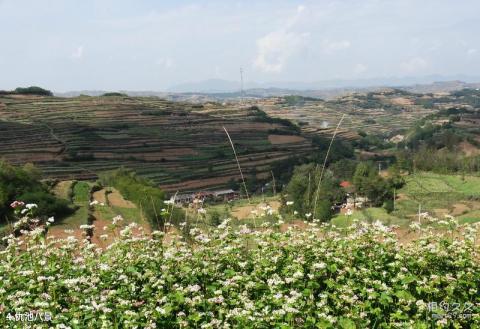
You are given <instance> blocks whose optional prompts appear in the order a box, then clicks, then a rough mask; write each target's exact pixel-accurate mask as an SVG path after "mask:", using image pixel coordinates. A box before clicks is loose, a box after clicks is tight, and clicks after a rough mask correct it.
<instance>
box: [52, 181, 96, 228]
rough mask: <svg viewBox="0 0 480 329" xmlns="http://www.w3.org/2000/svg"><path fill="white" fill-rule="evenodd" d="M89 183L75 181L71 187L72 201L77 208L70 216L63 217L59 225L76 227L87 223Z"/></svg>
mask: <svg viewBox="0 0 480 329" xmlns="http://www.w3.org/2000/svg"><path fill="white" fill-rule="evenodd" d="M89 192H90V184H89V183H88V182H77V183H76V184H75V187H74V188H73V193H74V195H73V203H74V205H75V206H77V207H78V209H77V210H76V211H75V212H74V213H73V214H72V215H70V216H68V217H65V218H64V219H62V220H61V221H60V222H59V225H62V226H64V227H65V228H78V227H79V226H80V225H83V224H87V218H88V204H89Z"/></svg>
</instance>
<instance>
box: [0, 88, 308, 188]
mask: <svg viewBox="0 0 480 329" xmlns="http://www.w3.org/2000/svg"><path fill="white" fill-rule="evenodd" d="M0 118H1V119H0V131H1V135H0V157H1V158H4V159H6V160H7V161H9V162H11V163H14V164H22V163H27V162H33V163H35V164H36V165H37V166H38V167H39V168H41V169H42V170H43V172H44V173H45V174H46V175H47V176H48V177H54V178H59V179H62V180H65V179H70V180H71V179H93V178H96V177H97V174H98V172H100V171H104V170H109V169H114V168H118V167H120V166H125V167H127V168H130V169H133V170H135V171H136V172H137V173H138V174H139V175H141V176H143V177H147V178H149V179H151V180H153V181H154V182H155V183H157V184H159V185H160V186H161V187H163V188H164V189H165V190H167V191H176V190H195V189H201V188H214V187H218V186H224V185H225V184H226V183H227V182H228V181H229V180H230V179H231V178H235V179H237V178H238V171H237V168H236V163H235V161H234V158H233V154H232V150H231V148H230V146H229V144H228V139H227V137H226V135H225V132H224V130H223V127H225V128H226V129H227V130H228V131H229V133H230V135H231V137H232V139H233V141H234V143H235V147H236V149H237V154H238V155H239V160H240V162H241V164H242V167H243V168H244V170H245V173H246V174H249V173H250V171H251V170H252V168H253V167H256V169H255V170H256V174H257V177H265V176H266V175H269V171H270V165H271V164H272V163H275V162H276V161H279V160H282V159H286V158H289V157H291V156H301V155H304V154H308V152H309V150H310V149H311V146H310V142H309V141H308V140H307V139H305V138H303V137H301V136H296V135H297V134H298V133H297V131H296V130H295V129H293V128H294V127H291V126H288V125H284V123H283V122H281V121H279V120H273V119H272V120H271V119H270V118H268V117H267V118H264V117H259V116H258V115H257V113H255V112H254V111H251V110H250V109H248V108H246V107H244V108H243V107H239V106H231V107H226V106H222V105H219V104H216V103H210V104H204V105H194V104H189V103H180V102H170V101H166V100H162V99H158V98H153V97H88V96H80V97H76V98H59V97H40V96H15V95H10V96H9V95H3V96H1V97H0ZM278 135H280V136H278ZM288 136H292V137H291V138H289V137H288Z"/></svg>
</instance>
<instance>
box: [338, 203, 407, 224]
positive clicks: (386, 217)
mask: <svg viewBox="0 0 480 329" xmlns="http://www.w3.org/2000/svg"><path fill="white" fill-rule="evenodd" d="M354 219H358V220H359V221H366V222H370V223H371V222H374V221H377V220H378V221H380V222H382V223H383V224H386V225H387V224H388V225H403V224H405V220H402V219H401V218H399V217H397V216H393V215H392V214H388V213H387V212H386V211H385V209H383V208H375V207H373V208H365V209H357V210H355V211H354V212H353V214H352V215H351V216H347V215H345V214H338V215H336V216H335V217H333V218H332V220H331V223H332V224H333V225H335V226H337V227H347V226H350V225H351V224H352V223H353V220H354Z"/></svg>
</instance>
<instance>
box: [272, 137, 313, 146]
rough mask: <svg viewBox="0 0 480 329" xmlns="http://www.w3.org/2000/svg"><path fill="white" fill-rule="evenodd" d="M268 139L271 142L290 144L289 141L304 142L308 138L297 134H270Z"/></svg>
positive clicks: (274, 143)
mask: <svg viewBox="0 0 480 329" xmlns="http://www.w3.org/2000/svg"><path fill="white" fill-rule="evenodd" d="M268 140H269V141H270V143H271V144H273V145H277V144H289V143H300V142H304V141H305V140H306V139H305V138H303V137H301V136H295V135H268Z"/></svg>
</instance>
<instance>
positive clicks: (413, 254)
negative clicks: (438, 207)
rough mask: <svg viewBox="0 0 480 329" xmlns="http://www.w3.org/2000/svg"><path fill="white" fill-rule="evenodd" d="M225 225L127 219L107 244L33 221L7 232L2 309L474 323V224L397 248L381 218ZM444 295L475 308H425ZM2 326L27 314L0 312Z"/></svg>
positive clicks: (378, 323)
mask: <svg viewBox="0 0 480 329" xmlns="http://www.w3.org/2000/svg"><path fill="white" fill-rule="evenodd" d="M230 224H231V223H229V222H225V223H223V224H222V225H220V226H219V228H217V229H214V230H212V231H209V232H206V231H202V230H200V229H196V228H193V229H190V230H189V234H190V235H189V236H188V239H182V238H177V239H165V234H163V233H162V232H154V233H153V234H152V237H147V236H145V237H134V236H132V235H131V232H130V231H131V230H129V229H128V228H127V229H125V230H123V231H124V233H123V234H121V235H120V239H119V240H117V241H116V242H114V243H113V244H112V245H111V246H109V247H108V248H107V249H106V250H101V249H98V248H96V246H95V245H94V244H90V243H88V241H87V240H81V241H80V240H77V239H75V238H73V237H69V238H67V239H63V240H54V239H46V240H45V239H44V238H43V236H42V234H41V232H40V233H39V232H38V230H37V231H31V232H25V234H26V237H23V238H15V237H13V236H9V237H7V239H6V240H7V242H8V246H7V247H6V249H5V250H4V251H1V252H0V309H2V310H3V313H13V314H15V313H21V312H29V311H35V312H41V313H46V312H48V313H49V314H51V321H49V322H48V323H42V322H37V323H35V325H37V326H38V327H44V328H49V327H54V328H55V327H57V328H65V327H71V328H118V327H121V328H196V327H198V328H272V327H274V328H275V327H277V328H355V327H357V328H372V327H376V328H396V327H398V328H404V327H407V328H409V327H416V328H430V327H431V326H433V327H442V326H445V327H447V326H449V325H457V326H458V327H464V328H467V327H475V326H477V327H478V325H480V317H479V314H478V306H479V302H480V294H479V292H480V291H479V289H480V265H479V262H478V256H479V255H478V253H477V251H478V249H476V247H475V240H474V237H475V236H476V234H477V232H476V231H475V230H473V229H472V227H469V229H468V230H465V229H463V230H462V232H463V233H464V234H465V236H463V237H462V238H460V236H459V235H458V234H459V232H457V235H456V238H455V239H450V238H448V237H447V238H443V237H439V236H435V235H433V234H429V233H428V232H426V233H425V234H424V237H423V238H422V239H421V240H419V241H417V242H414V243H412V244H409V245H407V246H405V247H401V246H400V245H399V243H398V242H397V240H396V237H395V235H394V234H393V233H392V232H390V230H389V229H388V228H386V227H385V226H383V225H381V224H380V223H374V224H373V225H356V226H353V227H352V228H349V229H348V230H344V231H340V230H329V229H328V228H327V227H324V226H318V225H317V224H315V223H311V224H310V225H309V228H307V229H304V230H294V229H290V230H287V231H286V232H281V231H280V230H279V227H278V226H266V227H263V228H262V230H251V229H248V228H247V227H245V226H244V227H241V228H240V229H239V230H236V229H234V228H232V227H231V226H230ZM187 241H188V242H187ZM477 248H478V247H477ZM441 302H443V303H450V305H452V304H453V303H459V304H460V305H463V306H464V305H466V303H471V304H472V305H473V306H472V307H471V308H470V311H469V312H470V313H469V316H466V317H456V318H448V317H446V316H443V315H442V314H444V313H445V312H444V311H442V312H440V310H438V309H433V308H431V307H430V305H433V304H432V303H438V304H440V303H441ZM467 305H470V304H467ZM434 314H436V315H435V316H434ZM462 314H463V313H462ZM0 327H6V328H9V327H18V328H23V327H24V323H16V322H14V321H8V320H7V319H6V318H5V317H0Z"/></svg>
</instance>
